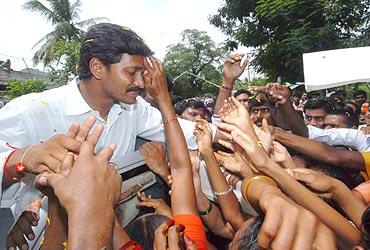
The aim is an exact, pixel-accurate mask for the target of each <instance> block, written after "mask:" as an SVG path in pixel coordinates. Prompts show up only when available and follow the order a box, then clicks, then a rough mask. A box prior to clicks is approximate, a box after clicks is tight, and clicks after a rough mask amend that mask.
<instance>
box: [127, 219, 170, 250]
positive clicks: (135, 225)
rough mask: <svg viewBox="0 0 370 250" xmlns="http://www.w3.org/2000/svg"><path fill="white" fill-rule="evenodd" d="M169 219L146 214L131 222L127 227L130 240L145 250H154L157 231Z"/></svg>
mask: <svg viewBox="0 0 370 250" xmlns="http://www.w3.org/2000/svg"><path fill="white" fill-rule="evenodd" d="M169 219H170V218H168V217H167V216H165V215H160V214H146V215H143V216H141V217H139V218H136V219H135V220H133V221H132V222H130V224H128V225H127V226H126V227H125V231H126V233H127V234H128V235H129V236H130V238H131V239H132V240H134V241H136V242H137V243H139V244H140V245H141V246H142V248H143V249H144V250H146V249H150V250H152V249H153V243H154V238H155V236H154V232H155V230H156V229H157V228H158V227H159V226H160V225H161V224H162V223H163V222H165V221H168V220H169Z"/></svg>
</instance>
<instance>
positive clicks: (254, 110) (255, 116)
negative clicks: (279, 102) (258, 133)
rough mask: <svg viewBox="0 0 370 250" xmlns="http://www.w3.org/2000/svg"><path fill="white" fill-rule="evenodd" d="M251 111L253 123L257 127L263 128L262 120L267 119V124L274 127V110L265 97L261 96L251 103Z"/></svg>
mask: <svg viewBox="0 0 370 250" xmlns="http://www.w3.org/2000/svg"><path fill="white" fill-rule="evenodd" d="M249 110H250V115H251V119H252V121H253V123H255V124H256V125H257V126H259V127H261V126H262V120H263V119H266V121H267V124H268V125H271V126H274V125H275V123H274V120H273V112H274V110H273V108H272V107H271V105H270V103H269V101H268V99H267V97H266V96H264V95H259V96H258V97H257V98H253V99H251V100H250V101H249Z"/></svg>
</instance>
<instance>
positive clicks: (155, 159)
mask: <svg viewBox="0 0 370 250" xmlns="http://www.w3.org/2000/svg"><path fill="white" fill-rule="evenodd" d="M139 150H140V153H141V155H142V156H143V158H144V161H145V163H146V164H147V165H148V167H149V168H150V170H152V171H153V172H154V173H155V174H157V175H159V176H160V177H161V178H162V179H164V180H166V178H167V176H168V175H169V174H170V169H169V167H168V164H167V161H166V147H165V146H164V144H163V143H162V142H157V141H151V142H147V143H145V144H143V145H142V146H141V147H140V149H139Z"/></svg>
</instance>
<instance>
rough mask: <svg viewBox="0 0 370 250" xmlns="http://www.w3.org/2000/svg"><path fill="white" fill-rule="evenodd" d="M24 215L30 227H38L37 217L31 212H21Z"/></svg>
mask: <svg viewBox="0 0 370 250" xmlns="http://www.w3.org/2000/svg"><path fill="white" fill-rule="evenodd" d="M23 214H24V217H25V218H26V219H27V220H28V221H29V223H30V224H31V225H32V226H34V227H35V226H37V225H38V222H39V219H40V217H39V215H38V214H36V213H34V212H32V211H24V212H23Z"/></svg>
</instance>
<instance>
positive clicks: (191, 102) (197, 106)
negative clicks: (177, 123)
mask: <svg viewBox="0 0 370 250" xmlns="http://www.w3.org/2000/svg"><path fill="white" fill-rule="evenodd" d="M175 112H176V114H177V115H178V116H179V117H180V118H182V119H185V120H189V121H193V122H194V121H196V120H199V119H204V118H205V112H206V107H205V106H204V103H203V102H202V101H200V100H196V99H187V100H183V101H180V102H178V103H176V104H175Z"/></svg>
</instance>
